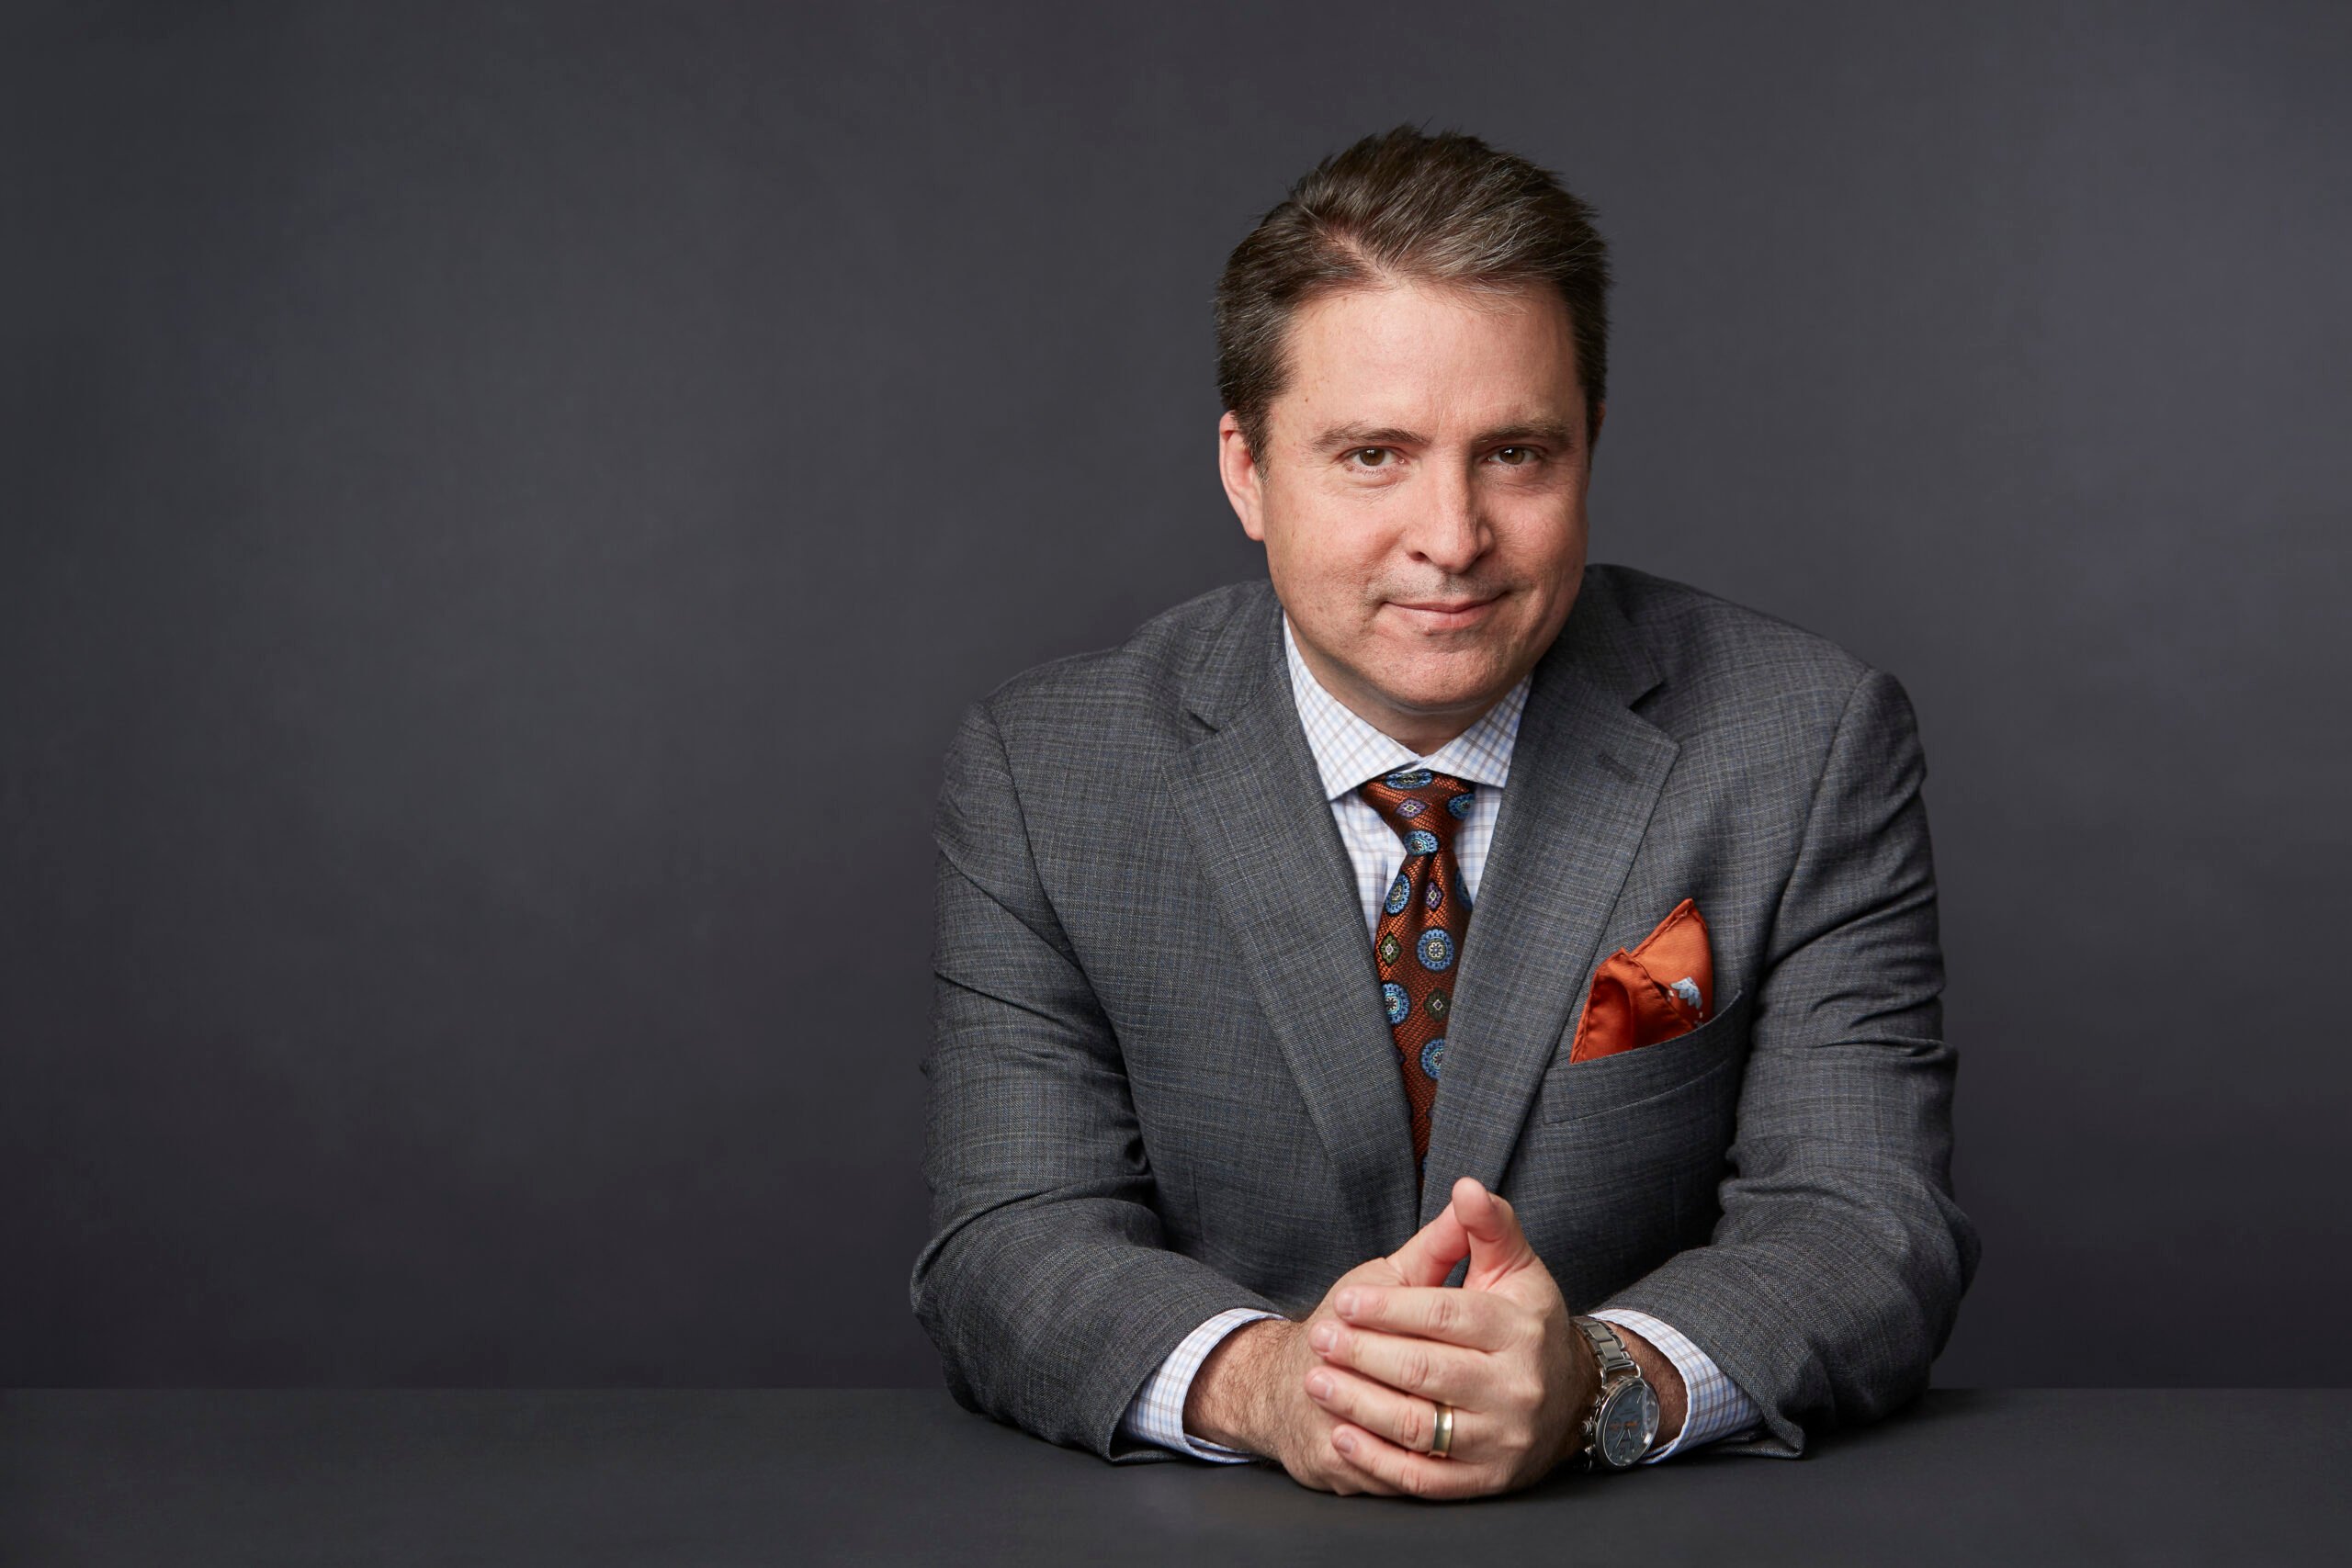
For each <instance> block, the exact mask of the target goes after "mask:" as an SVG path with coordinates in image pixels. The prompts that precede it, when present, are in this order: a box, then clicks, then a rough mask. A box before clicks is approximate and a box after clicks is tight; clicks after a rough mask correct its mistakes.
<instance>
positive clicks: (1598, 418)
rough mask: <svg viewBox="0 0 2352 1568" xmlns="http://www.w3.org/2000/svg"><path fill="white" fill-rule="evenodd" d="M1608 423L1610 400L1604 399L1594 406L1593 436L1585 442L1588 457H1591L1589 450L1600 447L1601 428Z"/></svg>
mask: <svg viewBox="0 0 2352 1568" xmlns="http://www.w3.org/2000/svg"><path fill="white" fill-rule="evenodd" d="M1606 423H1609V400H1608V399H1606V398H1603V399H1601V400H1600V401H1599V402H1597V403H1595V404H1593V405H1592V434H1591V436H1590V437H1589V438H1588V439H1587V441H1586V442H1585V446H1586V447H1587V449H1588V457H1589V449H1590V448H1591V447H1594V446H1600V427H1601V426H1602V425H1604V424H1606Z"/></svg>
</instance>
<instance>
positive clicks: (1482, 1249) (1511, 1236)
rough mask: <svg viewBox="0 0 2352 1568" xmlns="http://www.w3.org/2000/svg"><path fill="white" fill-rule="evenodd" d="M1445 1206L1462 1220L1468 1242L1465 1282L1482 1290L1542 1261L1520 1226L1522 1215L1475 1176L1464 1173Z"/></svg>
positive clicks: (1471, 1287)
mask: <svg viewBox="0 0 2352 1568" xmlns="http://www.w3.org/2000/svg"><path fill="white" fill-rule="evenodd" d="M1446 1208H1447V1209H1448V1210H1449V1211H1451V1212H1452V1213H1453V1214H1454V1215H1455V1216H1456V1217H1457V1218H1458V1219H1459V1221H1460V1223H1461V1225H1462V1228H1463V1231H1464V1235H1466V1236H1467V1237H1468V1241H1469V1249H1470V1268H1469V1270H1468V1272H1466V1273H1465V1274H1464V1276H1463V1280H1462V1282H1463V1284H1464V1285H1465V1286H1467V1287H1469V1288H1470V1289H1472V1290H1483V1289H1486V1288H1487V1287H1488V1286H1490V1285H1492V1284H1494V1283H1495V1282H1496V1281H1497V1280H1501V1279H1504V1278H1506V1277H1508V1276H1509V1275H1511V1274H1513V1273H1516V1272H1518V1271H1519V1270H1520V1269H1524V1268H1526V1267H1527V1266H1528V1265H1529V1264H1530V1263H1535V1262H1538V1261H1539V1259H1538V1258H1536V1256H1535V1248H1534V1247H1532V1246H1530V1245H1529V1244H1528V1240H1527V1233H1526V1232H1524V1231H1522V1230H1521V1229H1520V1227H1519V1215H1518V1214H1516V1213H1513V1212H1512V1210H1511V1206H1510V1203H1509V1202H1507V1201H1505V1200H1503V1199H1502V1198H1501V1197H1499V1196H1498V1195H1497V1194H1495V1193H1492V1192H1489V1191H1487V1189H1486V1188H1485V1186H1484V1185H1482V1184H1481V1183H1480V1182H1479V1180H1478V1179H1477V1178H1476V1177H1475V1176H1465V1177H1464V1178H1462V1179H1461V1180H1459V1181H1456V1182H1455V1183H1454V1184H1453V1201H1451V1202H1449V1203H1448V1204H1447V1205H1446ZM1447 1267H1448V1268H1449V1269H1450V1268H1451V1267H1452V1265H1451V1264H1448V1265H1447Z"/></svg>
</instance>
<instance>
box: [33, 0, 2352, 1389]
mask: <svg viewBox="0 0 2352 1568" xmlns="http://www.w3.org/2000/svg"><path fill="white" fill-rule="evenodd" d="M2347 15H2348V14H2347V12H2346V9H2345V8H2344V7H2343V6H2336V5H2310V6H2289V5H2246V4H2243V3H2240V4H2234V5H2221V4H2216V5H2211V6H2190V5H2182V4H2173V5H2158V6H2118V7H2115V8H2112V9H2108V8H2092V7H2085V6H2045V5H2027V6H1984V5H1970V6H1946V7H1937V8H1933V9H1927V8H1921V7H1914V6H1883V5H1876V4H1860V5H1852V6H1832V5H1808V6H1770V7H1764V6H1757V7H1751V6H1738V5H1720V6H1702V7H1689V6H1660V5H1646V4H1645V5H1638V6H1618V7H1608V8H1602V7H1597V6H1556V5H1554V6H1532V5H1531V6H1480V5H1468V4H1453V5H1446V6H1427V5H1403V4H1385V3H1384V4H1368V3H1362V0H1358V3H1351V4H1349V5H1346V6H1338V5H1329V6H1305V5H1286V6H1263V5H1254V6H1204V5H1193V6H1157V7H1151V8H1148V9H1145V8H1141V7H1137V8H1123V7H1093V6H1069V7H1058V6H1008V5H1001V4H1000V5H989V6H963V5H938V6H813V5H805V6H780V5H773V4H767V5H745V6H669V7H662V8H658V9H657V8H655V7H651V6H647V7H642V8H638V7H628V8H624V7H616V6H593V7H592V6H557V5H548V6H535V7H517V6H484V5H473V4H469V5H461V6H447V7H442V8H436V9H428V8H424V7H418V6H377V7H372V8H346V7H335V6H280V7H263V6H252V7H237V8H234V9H230V8H220V7H193V6H153V7H121V6H80V5H74V6H35V7H32V8H30V9H27V8H24V7H21V6H20V7H17V9H16V10H15V11H13V12H12V13H11V14H10V19H9V20H8V21H7V22H6V32H5V36H0V116H5V117H6V118H5V121H0V126H5V130H0V157H5V160H6V162H5V165H0V167H5V175H0V181H4V183H0V200H5V204H6V205H5V210H4V211H0V244H5V246H6V250H5V253H0V255H4V256H5V269H6V271H5V276H4V277H0V283H5V289H0V323H4V324H0V331H4V332H5V334H6V336H5V348H6V361H5V362H6V380H5V386H6V394H5V397H6V402H5V405H0V412H4V413H5V416H6V417H5V426H4V427H0V461H5V464H6V469H5V488H0V508H4V509H5V513H0V516H4V517H5V521H0V1051H5V1056H4V1057H0V1274H5V1276H6V1285H5V1287H0V1382H9V1383H20V1384H21V1383H53V1382H66V1383H85V1382H86V1383H112V1382H203V1383H274V1382H363V1383H364V1382H388V1383H502V1382H515V1383H540V1382H555V1383H605V1382H650V1383H759V1382H782V1383H812V1384H828V1383H894V1382H909V1383H921V1382H931V1381H933V1379H935V1377H936V1369H935V1364H934V1361H933V1357H932V1355H931V1353H930V1350H929V1348H928V1346H927V1344H926V1342H925V1341H924V1339H923V1338H922V1334H921V1333H920V1331H919V1329H918V1328H917V1326H916V1325H915V1324H914V1322H913V1320H912V1318H911V1316H910V1313H909V1311H908V1308H907V1303H906V1295H905V1288H906V1274H907V1269H908V1267H909V1265H910V1263H911V1261H912V1258H913V1255H914V1252H915V1249H916V1247H917V1246H918V1245H919V1243H920V1241H921V1239H922V1222H923V1214H922V1210H923V1190H922V1181H921V1177H920V1171H919V1166H918V1161H919V1156H920V1143H921V1133H920V1106H921V1095H922V1079H921V1078H920V1077H919V1076H918V1074H917V1071H916V1064H917V1062H918V1061H919V1060H920V1058H921V1057H922V1054H923V1051H924V1048H925V1020H926V1012H927V1008H928V1003H929V976H928V969H927V951H928V942H929V935H930V932H929V918H930V915H929V899H930V886H931V885H930V876H931V866H932V847H931V843H930V840H929V837H928V830H929V818H930V808H931V802H932V798H933V791H934V789H935V788H936V785H937V780H938V761H939V756H940V752H941V750H942V749H943V747H944V744H945V741H946V739H947V735H948V732H949V728H950V726H951V724H952V722H953V720H954V718H955V716H956V713H957V712H958V710H959V709H960V708H961V707H962V706H963V705H965V704H966V703H967V702H969V701H970V700H971V699H972V698H974V697H975V696H977V695H978V694H981V693H983V692H985V691H987V690H988V689H989V688H990V687H991V686H993V685H995V684H996V683H997V682H1000V681H1001V680H1003V679H1004V678H1005V677H1007V676H1009V675H1011V674H1012V673H1013V672H1014V671H1018V670H1020V669H1022V668H1023V667H1025V666H1027V665H1029V664H1032V663H1035V662H1036V661H1038V660H1043V659H1046V658H1048V657H1052V656H1055V655H1057V654H1061V653H1065V652H1069V651H1073V650H1076V649H1086V648H1091V647H1098V646H1101V645H1103V644H1105V643H1108V642H1111V641H1114V640H1116V639H1117V638H1118V637H1121V636H1122V635H1123V634H1124V633H1125V631H1126V630H1127V629H1128V628H1129V627H1130V626H1133V625H1134V624H1135V623H1136V622H1137V621H1138V620H1140V619H1142V618H1143V617H1144V616H1146V615H1149V614H1150V613H1152V612H1154V611H1156V610H1158V609H1159V608H1161V607H1163V606H1165V605H1167V604H1172V603H1174V602H1175V601H1177V600H1179V599H1182V598H1184V597H1186V596H1188V595H1191V594H1193V593H1194V592H1199V591H1201V590H1203V589H1205V588H1207V587H1210V586H1212V585H1214V584H1216V583H1218V582H1223V581H1231V580H1234V579H1237V578H1239V577H1243V576H1248V575H1252V574H1254V573H1257V572H1259V571H1261V570H1262V568H1261V560H1260V558H1259V557H1258V556H1257V555H1256V554H1255V552H1254V551H1253V549H1252V547H1250V545H1249V544H1248V542H1247V541H1246V540H1245V539H1244V538H1243V537H1242V536H1241V533H1240V530H1239V527H1238V525H1237V524H1236V522H1235V521H1234V519H1233V517H1232V515H1231V513H1230V512H1229V511H1228V509H1227V506H1226V503H1225V501H1224V499H1223V497H1222V495H1221V494H1220V492H1219V491H1218V488H1217V485H1216V478H1215V474H1214V470H1213V466H1212V464H1213V448H1214V440H1213V426H1214V423H1215V421H1216V414H1217V412H1218V408H1217V402H1216V395H1215V390H1214V383H1213V378H1212V375H1211V364H1210V356H1211V347H1210V338H1209V326H1208V310H1207V300H1208V294H1209V290H1210V288H1211V286H1212V284H1213V282H1214V279H1215V276H1216V270H1217V268H1218V266H1219V265H1220V264H1221V262H1222V260H1223V258H1224V255H1225V253H1226V252H1227V249H1228V248H1230V246H1231V245H1232V244H1233V243H1235V242H1236V241H1237V240H1238V238H1239V237H1240V235H1241V234H1242V233H1243V232H1244V231H1246V230H1247V229H1248V227H1249V226H1250V223H1251V222H1252V221H1254V220H1255V219H1256V218H1257V216H1258V215H1259V214H1260V213H1261V212H1262V211H1263V210H1264V209H1266V208H1267V207H1268V206H1270V205H1272V203H1273V202H1274V201H1275V200H1276V199H1278V198H1279V197H1280V196H1281V194H1282V191H1283V187H1284V186H1286V185H1287V183H1288V182H1289V181H1290V179H1291V178H1292V177H1293V176H1295V175H1296V174H1298V173H1299V172H1300V171H1301V170H1303V169H1304V168H1306V166H1307V165H1309V164H1312V163H1313V162H1314V161H1315V160H1316V159H1317V157H1319V156H1321V155H1322V154H1323V153H1325V152H1329V151H1330V150H1332V149H1334V148H1335V147H1337V146H1339V145H1340V144H1342V143H1344V142H1345V141H1349V140H1351V139H1352V138H1354V137H1355V136H1357V135H1359V134H1361V133H1363V132H1364V131H1367V130H1375V129H1380V128H1383V127H1385V126H1388V125H1391V124H1394V123H1396V122H1397V121H1399V120H1408V119H1409V120H1412V121H1415V122H1417V123H1426V124H1429V125H1430V126H1432V127H1439V126H1449V125H1452V126H1459V127H1462V128H1464V129H1466V130H1473V131H1476V133H1478V134H1480V135H1483V136H1485V137H1487V139H1488V140H1490V141H1494V142H1496V143H1497V144H1498V145H1501V146H1505V147H1509V148H1511V149H1513V150H1516V151H1519V152H1524V153H1526V154H1528V155H1529V156H1531V157H1532V158H1534V159H1536V160H1537V161H1538V162H1540V163H1543V164H1546V165H1547V166H1550V167H1553V168H1555V169H1557V170H1559V171H1560V172H1561V173H1562V174H1563V175H1564V176H1565V177H1566V179H1567V181H1568V182H1569V184H1570V185H1571V186H1572V187H1573V188H1575V189H1577V190H1578V191H1579V192H1581V193H1583V194H1584V195H1586V196H1588V197H1589V198H1590V199H1592V200H1593V201H1594V202H1595V203H1596V204H1597V205H1598V207H1599V209H1600V214H1601V218H1602V223H1603V227H1604V230H1605V231H1606V232H1607V234H1608V235H1609V237H1610V239H1611V243H1612V245H1613V246H1614V250H1615V255H1616V259H1617V265H1618V269H1619V275H1620V277H1621V279H1622V282H1621V285H1620V288H1619V289H1618V291H1617V293H1616V296H1615V320H1616V328H1615V333H1614V350H1613V356H1612V357H1613V367H1612V368H1613V375H1612V386H1611V393H1612V395H1611V399H1610V419H1609V425H1608V430H1607V433H1606V435H1605V437H1604V439H1603V440H1602V442H1601V444H1600V448H1599V452H1598V462H1597V469H1596V478H1595V481H1594V491H1593V516H1594V549H1593V554H1594V557H1595V558H1598V559H1613V560H1622V561H1628V562H1632V563H1634V564H1635V565H1639V566H1642V567H1645V568H1648V569H1651V570H1657V571H1661V572H1665V573H1667V574H1668V575H1670V576H1675V577H1679V578H1682V579H1685V580H1687V581H1692V582H1696V583H1699V584H1701V585H1702V586H1704V587H1707V588H1710V589H1713V590H1714V591H1716V592H1722V593H1724V594H1726V595H1728V596H1730V597H1732V598H1734V599H1737V600H1740V601H1742V602H1744V603H1747V604H1754V605H1757V606H1759V607H1761V608H1764V609H1767V610H1770V611H1771V612H1773V613H1775V614H1778V615H1782V616H1784V617H1786V618H1788V619H1791V620H1793V621H1795V622H1797V623H1798V624H1800V625H1802V626H1809V627H1812V628H1814V629H1815V630H1818V631H1821V632H1823V633H1826V634H1827V635H1829V636H1831V637H1835V638H1837V639H1838V640H1839V641H1841V642H1843V643H1845V644H1846V645H1847V646H1849V647H1850V648H1852V649H1854V650H1855V651H1857V652H1858V653H1860V654H1861V655H1862V656H1863V657H1865V658H1867V659H1869V660H1871V661H1873V662H1874V663H1877V664H1880V665H1882V666H1883V667H1885V668H1887V669H1889V670H1892V671H1894V672H1895V673H1896V674H1897V675H1898V676H1899V677H1900V678H1901V679H1902V680H1903V682H1905V685H1906V686H1907V687H1908V688H1909V690H1910V692H1911V694H1912V695H1913V697H1914V699H1915V701H1916V704H1917V709H1918V712H1919V715H1920V719H1921V722H1922V725H1923V728H1924V730H1925V736H1926V741H1927V747H1928V757H1929V761H1930V763H1931V770H1932V771H1931V776H1930V779H1929V784H1928V804H1929V812H1930V817H1931V820H1932V822H1933V827H1934V832H1935V839H1936V850H1937V860H1938V866H1939V874H1940V878H1941V885H1942V889H1943V917H1944V930H1945V936H1946V943H1947V953H1948V956H1949V960H1950V971H1951V985H1950V989H1949V991H1948V993H1947V1005H1948V1022H1949V1029H1950V1033H1951V1038H1952V1039H1953V1040H1954V1041H1955V1042H1957V1043H1958V1044H1959V1046H1960V1049H1961V1054H1962V1076H1961V1091H1960V1099H1959V1112H1958V1122H1959V1135H1960V1157H1959V1162H1958V1173H1957V1174H1958V1181H1959V1186H1960V1195H1961V1198H1962V1202H1963V1203H1964V1205H1965V1206H1966V1207H1967V1209H1968V1210H1969V1212H1970V1213H1972V1214H1973V1216H1974V1217H1975V1218H1976V1220H1977V1221H1978V1222H1979V1224H1981V1226H1982V1228H1983V1232H1984V1236H1985V1258H1984V1265H1983V1269H1982V1272H1981V1273H1980V1275H1979V1277H1978V1280H1977V1283H1976V1287H1975V1289H1974V1291H1973V1293H1972V1295H1971V1297H1970V1299H1969V1301H1968V1303H1967V1304H1966V1307H1965V1309H1964V1310H1963V1312H1962V1315H1961V1320H1960V1327H1959V1330H1958V1333H1957V1335H1956V1336H1955V1337H1954V1339H1953V1341H1952V1343H1951V1348H1950V1350H1949V1352H1948V1353H1947V1355H1946V1357H1945V1359H1944V1360H1943V1361H1942V1363H1941V1364H1940V1365H1939V1371H1938V1376H1939V1380H1940V1381H1943V1382H1951V1383H1970V1382H2017V1383H2029V1382H2075V1383H2107V1382H2123V1383H2205V1382H2223V1383H2246V1382H2278V1383H2294V1382H2346V1381H2352V1349H2347V1348H2346V1341H2345V1338H2344V1337H2343V1335H2342V1333H2341V1322H2342V1318H2343V1314H2344V1312H2345V1309H2346V1304H2347V1292H2346V1271H2347V1269H2346V1258H2347V1256H2352V1234H2347V1233H2348V1232H2352V1221H2348V1220H2347V1205H2346V1202H2345V1201H2344V1200H2343V1197H2342V1195H2341V1194H2342V1175H2341V1169H2342V1168H2341V1162H2340V1157H2339V1156H2338V1155H2337V1153H2336V1148H2337V1146H2338V1145H2339V1143H2340V1134H2341V1131H2342V1128H2343V1126H2344V1123H2345V1117H2346V1111H2347V1109H2352V1107H2347V1103H2346V1102H2347V1086H2348V1085H2352V1062H2347V1060H2346V1053H2345V1049H2344V1040H2343V1029H2342V1027H2341V1025H2340V1023H2339V1022H2338V1019H2339V1016H2340V1012H2341V1008H2340V1005H2339V1003H2338V1001H2337V999H2336V990H2337V976H2339V975H2340V974H2341V973H2343V971H2344V968H2345V962H2344V956H2343V955H2344V952H2345V948H2346V942H2347V939H2348V938H2352V921H2347V919H2346V915H2345V912H2344V905H2343V897H2344V890H2345V888H2346V886H2347V874H2352V863H2347V862H2352V855H2347V829H2346V816H2345V809H2344V807H2345V802H2346V798H2347V795H2352V750H2347V747H2346V740H2345V739H2344V729H2343V720H2344V714H2345V709H2346V701H2345V697H2346V694H2345V690H2344V682H2343V679H2342V671H2343V669H2344V666H2345V663H2346V655H2347V651H2352V649H2347V641H2348V640H2352V639H2347V632H2346V614H2345V610H2344V594H2345V589H2346V562H2347V557H2352V550H2347V546H2346V540H2345V536H2344V534H2345V525H2346V513H2347V505H2346V495H2347V493H2352V486H2348V485H2347V480H2352V471H2348V470H2352V442H2347V440H2346V434H2345V432H2346V423H2347V415H2352V368H2348V367H2352V309H2348V308H2347V304H2346V291H2345V289H2344V287H2343V284H2342V276H2343V273H2344V269H2345V265H2346V257H2347V255H2352V218H2348V217H2347V213H2348V212H2352V205H2347V202H2346V151H2347V141H2348V140H2352V139H2347V137H2346V119H2347V107H2346V105H2347V98H2346V93H2345V91H2344V88H2345V84H2346V81H2352V20H2347ZM2191 1314H2220V1315H2221V1316H2222V1317H2224V1318H2227V1319H2229V1320H2231V1321H2232V1322H2233V1324H2234V1325H2235V1327H2236V1329H2237V1330H2238V1331H2239V1336H2240V1337H2236V1338H2235V1339H2234V1340H2231V1339H2224V1338H2221V1337H2216V1336H2215V1335H2214V1334H2212V1333H2211V1332H2205V1331H2200V1330H2199V1329H2198V1328H2196V1327H2194V1326H2193V1323H2194V1320H2193V1319H2192V1316H2191Z"/></svg>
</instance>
